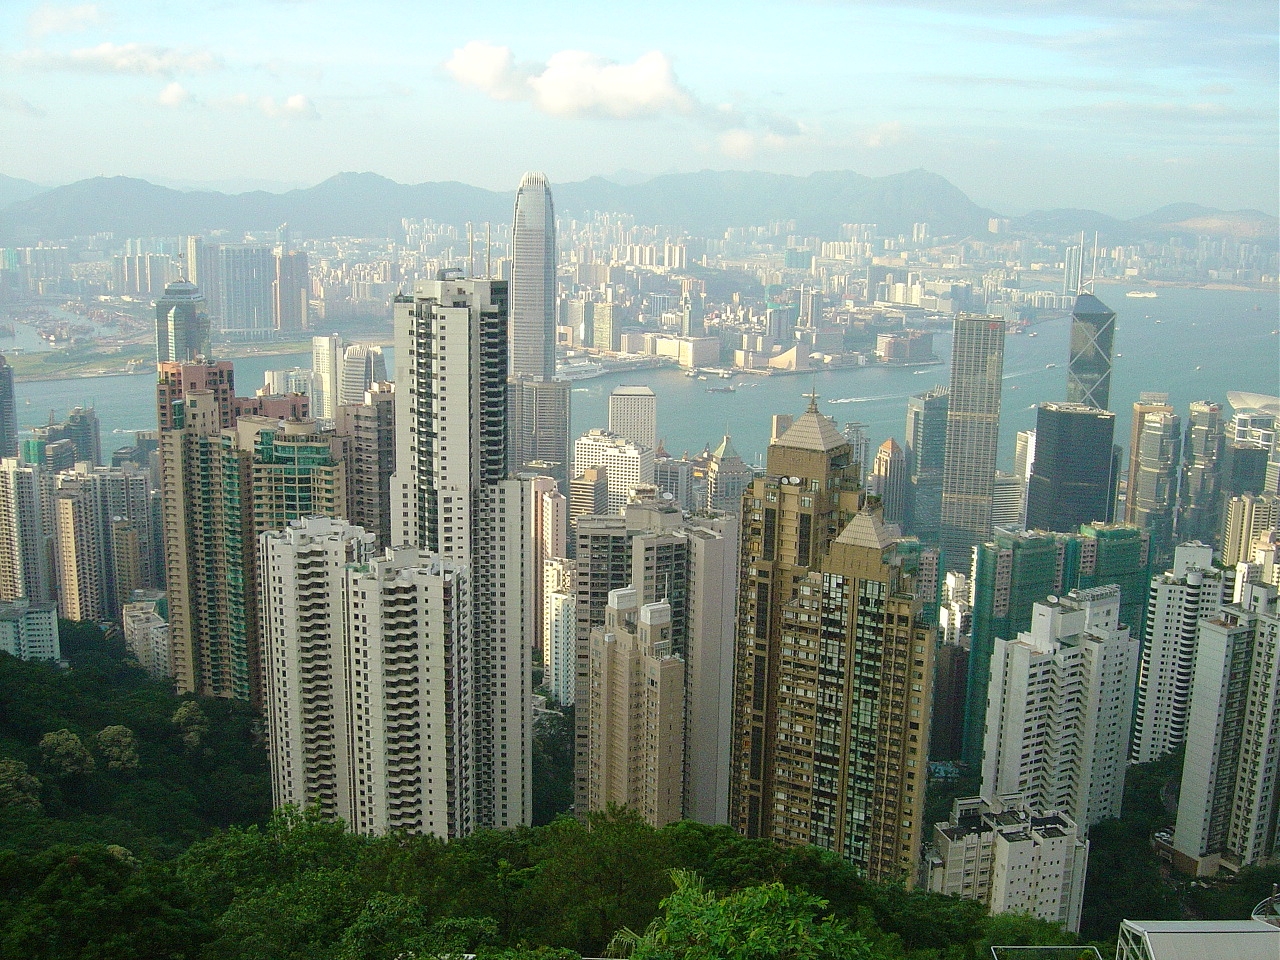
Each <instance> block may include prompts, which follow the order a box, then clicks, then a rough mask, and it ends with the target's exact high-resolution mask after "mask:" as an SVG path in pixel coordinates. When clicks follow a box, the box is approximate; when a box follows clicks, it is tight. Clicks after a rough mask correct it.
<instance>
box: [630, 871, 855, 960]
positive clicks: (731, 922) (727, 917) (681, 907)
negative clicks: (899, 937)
mask: <svg viewBox="0 0 1280 960" xmlns="http://www.w3.org/2000/svg"><path fill="white" fill-rule="evenodd" d="M672 879H673V880H674V882H675V890H674V891H672V893H671V895H670V896H668V897H667V898H666V899H664V900H663V901H662V909H663V911H664V916H662V917H659V918H658V919H656V920H654V921H653V923H651V924H650V925H649V927H648V929H647V930H645V932H644V934H643V935H637V934H634V933H632V932H631V931H629V930H624V931H622V932H621V933H620V934H618V936H616V937H614V939H613V941H612V942H611V943H610V944H609V953H610V954H611V955H613V956H615V957H616V956H627V957H630V958H631V960H870V957H871V951H870V948H869V947H868V946H867V942H866V941H865V940H864V939H863V938H862V936H861V935H860V934H857V933H853V932H852V931H850V930H848V929H847V928H846V927H845V925H844V923H843V922H841V921H839V920H835V919H831V918H829V917H823V916H821V914H822V913H823V912H824V911H825V910H826V909H827V901H825V900H823V899H821V898H819V897H815V896H811V895H810V894H807V893H803V892H800V891H797V890H791V889H788V888H787V887H785V886H783V885H782V884H781V883H770V884H765V885H764V886H759V887H747V888H746V889H743V890H738V891H737V892H735V893H731V894H729V896H727V897H723V898H721V897H717V896H716V895H715V894H714V893H710V892H708V891H707V890H705V889H703V885H702V881H701V879H699V877H698V876H697V874H695V873H692V872H691V871H687V870H674V871H672Z"/></svg>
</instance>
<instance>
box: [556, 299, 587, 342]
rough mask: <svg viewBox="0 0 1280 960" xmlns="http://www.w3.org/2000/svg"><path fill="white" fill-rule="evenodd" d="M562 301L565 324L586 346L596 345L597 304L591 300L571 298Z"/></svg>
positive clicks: (578, 340)
mask: <svg viewBox="0 0 1280 960" xmlns="http://www.w3.org/2000/svg"><path fill="white" fill-rule="evenodd" d="M561 303H562V304H563V308H564V325H565V326H566V327H569V328H570V329H571V330H572V331H573V335H574V337H575V338H576V339H577V342H578V343H580V344H582V345H583V346H584V347H591V346H594V345H595V340H594V336H593V327H594V325H595V304H594V303H592V302H591V301H590V300H569V299H565V300H563V301H561Z"/></svg>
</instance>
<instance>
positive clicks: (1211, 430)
mask: <svg viewBox="0 0 1280 960" xmlns="http://www.w3.org/2000/svg"><path fill="white" fill-rule="evenodd" d="M1225 440H1226V432H1225V429H1224V427H1223V423H1222V404H1220V403H1214V402H1212V401H1211V400H1194V401H1192V403H1191V409H1190V411H1189V413H1188V416H1187V432H1186V438H1185V440H1184V441H1183V444H1182V455H1183V462H1182V483H1181V485H1180V486H1179V488H1178V518H1177V523H1176V524H1175V528H1176V530H1177V537H1178V539H1179V540H1181V541H1184V542H1185V541H1188V540H1199V541H1200V542H1202V543H1209V544H1212V543H1213V542H1214V541H1216V540H1217V538H1218V534H1219V532H1220V530H1221V529H1222V497H1221V494H1220V492H1219V472H1220V470H1221V465H1222V453H1223V445H1224V443H1225Z"/></svg>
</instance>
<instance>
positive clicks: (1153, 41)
mask: <svg viewBox="0 0 1280 960" xmlns="http://www.w3.org/2000/svg"><path fill="white" fill-rule="evenodd" d="M1068 8H1070V10H1071V12H1070V13H1065V12H1063V11H1065V10H1067V9H1068ZM1278 34H1280V26H1278V14H1277V4H1276V2H1275V0H1075V2H1074V3H1072V4H1067V3H1063V2H1051V0H898V2H877V0H735V2H732V3H729V2H714V3H713V2H707V0H702V2H699V0H693V2H690V0H684V2H679V3H672V2H667V0H644V2H634V3H617V2H609V0H582V2H579V0H574V2H547V3H536V2H531V0H516V2H470V3H456V4H443V3H438V2H433V0H426V2H422V3H417V2H408V0H404V2H391V0H360V2H353V0H206V2H203V3H193V2H190V0H100V2H93V3H76V2H72V3H45V2H30V0H2V2H0V173H5V174H9V175H10V176H18V177H25V178H27V179H32V180H36V181H38V182H41V183H59V182H68V181H71V180H75V179H79V178H82V177H89V176H96V175H100V174H126V175H130V176H140V177H146V178H149V179H161V180H170V181H174V180H181V181H209V182H217V183H246V182H249V181H253V180H264V181H273V182H280V183H287V184H297V185H309V184H312V183H315V182H318V181H320V180H322V179H324V178H326V177H328V176H330V175H332V174H334V173H336V172H338V171H342V170H371V171H374V172H377V173H381V174H384V175H386V176H388V177H391V178H393V179H396V180H399V181H402V182H420V181H424V180H447V179H450V180H462V181H466V182H470V183H475V184H479V185H482V186H487V187H493V188H503V189H514V187H515V184H516V183H517V181H518V180H519V177H520V174H521V172H522V171H524V170H527V169H542V170H545V171H546V172H547V173H548V175H549V176H550V178H551V179H552V181H553V182H555V181H568V180H577V179H582V178H585V177H587V176H590V175H592V174H602V175H606V176H607V175H611V174H614V173H616V172H617V171H620V170H627V171H635V172H637V173H641V174H656V173H665V172H669V171H677V170H678V171H685V170H697V169H703V168H713V169H730V168H733V169H758V170H771V171H777V172H782V173H797V174H804V173H809V172H811V171H814V170H830V169H851V170H856V171H859V172H861V173H866V174H872V175H877V174H885V173H894V172H898V171H902V170H906V169H910V168H912V167H925V168H927V169H929V170H933V171H936V172H938V173H941V174H942V175H944V176H946V177H948V178H949V179H951V180H952V181H953V182H954V183H955V184H956V185H957V186H959V187H960V188H961V189H963V190H964V191H966V192H967V193H968V194H969V195H970V196H971V197H973V198H974V199H975V200H977V201H978V202H979V203H982V204H986V205H989V206H992V207H995V208H997V209H1002V210H1005V211H1007V212H1021V211H1024V210H1027V209H1030V208H1033V207H1047V206H1080V207H1094V208H1097V209H1103V210H1106V211H1107V212H1110V213H1114V214H1119V215H1133V214H1137V213H1142V212H1146V211H1148V210H1150V209H1152V208H1154V207H1156V206H1158V205H1160V204H1163V203H1167V202H1171V201H1179V200H1190V201H1195V202H1199V203H1205V204H1210V205H1214V206H1222V207H1228V208H1236V207H1242V206H1252V207H1259V208H1261V209H1264V210H1266V211H1268V212H1270V213H1275V212H1276V208H1277V179H1278V173H1277V168H1278V166H1280V161H1278V159H1277V157H1278V155H1280V134H1278V132H1277V114H1278V111H1280V106H1278V102H1277V101H1278V94H1277V90H1278V89H1280V78H1278V75H1277V48H1278V42H1277V37H1278Z"/></svg>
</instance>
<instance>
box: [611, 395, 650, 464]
mask: <svg viewBox="0 0 1280 960" xmlns="http://www.w3.org/2000/svg"><path fill="white" fill-rule="evenodd" d="M609 432H610V433H616V434H617V435H618V436H620V437H622V438H624V439H626V440H630V441H631V442H632V443H638V444H639V445H640V446H642V447H648V448H649V449H650V450H653V449H655V448H656V447H657V446H658V398H657V397H656V396H655V395H654V392H653V390H652V389H651V388H650V387H644V386H639V387H634V386H627V385H626V384H623V385H622V386H618V387H614V388H613V390H612V391H611V392H610V393H609Z"/></svg>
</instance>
